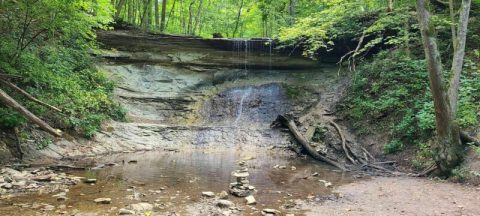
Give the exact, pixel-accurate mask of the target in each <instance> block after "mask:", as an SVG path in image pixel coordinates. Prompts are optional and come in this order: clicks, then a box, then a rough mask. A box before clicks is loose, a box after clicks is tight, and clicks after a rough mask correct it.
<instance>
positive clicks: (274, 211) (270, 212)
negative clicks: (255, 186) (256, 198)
mask: <svg viewBox="0 0 480 216" xmlns="http://www.w3.org/2000/svg"><path fill="white" fill-rule="evenodd" d="M262 214H273V215H277V214H280V211H278V210H276V209H263V210H262Z"/></svg>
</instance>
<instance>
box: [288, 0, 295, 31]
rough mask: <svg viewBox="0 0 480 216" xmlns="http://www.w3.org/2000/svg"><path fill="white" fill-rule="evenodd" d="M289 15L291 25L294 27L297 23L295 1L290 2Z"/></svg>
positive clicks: (290, 0)
mask: <svg viewBox="0 0 480 216" xmlns="http://www.w3.org/2000/svg"><path fill="white" fill-rule="evenodd" d="M288 13H289V15H290V21H289V24H290V25H293V24H294V23H295V0H289V4H288Z"/></svg>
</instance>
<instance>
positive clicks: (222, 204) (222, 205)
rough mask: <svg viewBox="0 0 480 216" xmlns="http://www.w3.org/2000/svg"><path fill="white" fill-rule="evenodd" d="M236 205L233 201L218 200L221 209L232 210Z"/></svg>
mask: <svg viewBox="0 0 480 216" xmlns="http://www.w3.org/2000/svg"><path fill="white" fill-rule="evenodd" d="M234 205H235V204H234V203H233V202H231V201H228V200H218V201H217V206H218V207H220V208H230V207H232V206H234Z"/></svg>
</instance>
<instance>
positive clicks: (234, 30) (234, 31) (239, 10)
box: [232, 0, 243, 37]
mask: <svg viewBox="0 0 480 216" xmlns="http://www.w3.org/2000/svg"><path fill="white" fill-rule="evenodd" d="M242 9H243V0H241V1H240V7H239V8H238V13H237V20H236V21H235V28H234V29H233V34H232V37H235V34H236V33H237V30H238V24H239V23H240V16H241V15H242Z"/></svg>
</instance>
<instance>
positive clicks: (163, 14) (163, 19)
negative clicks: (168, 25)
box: [160, 0, 175, 32]
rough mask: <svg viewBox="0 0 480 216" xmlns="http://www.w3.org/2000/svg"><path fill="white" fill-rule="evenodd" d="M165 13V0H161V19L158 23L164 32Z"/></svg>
mask: <svg viewBox="0 0 480 216" xmlns="http://www.w3.org/2000/svg"><path fill="white" fill-rule="evenodd" d="M173 6H174V7H175V3H173ZM166 14H167V0H162V21H161V24H160V31H161V32H164V31H165V22H166V20H165V18H166V17H165V16H166Z"/></svg>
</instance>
